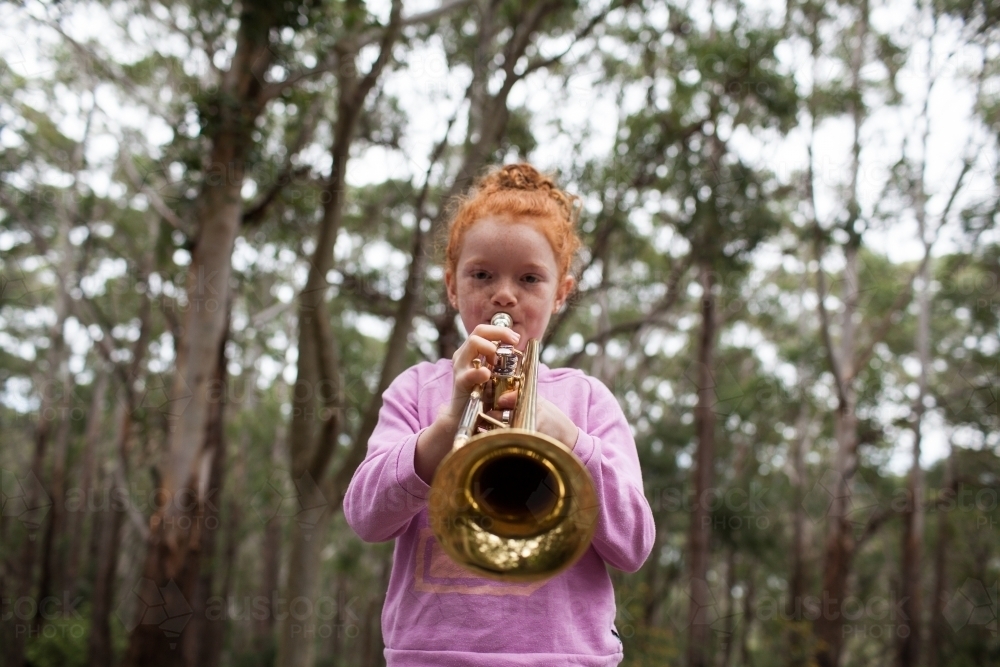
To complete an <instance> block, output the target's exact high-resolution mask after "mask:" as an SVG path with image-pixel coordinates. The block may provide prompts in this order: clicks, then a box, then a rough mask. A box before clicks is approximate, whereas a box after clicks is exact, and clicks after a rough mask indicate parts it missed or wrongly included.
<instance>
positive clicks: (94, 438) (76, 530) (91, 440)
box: [66, 370, 110, 598]
mask: <svg viewBox="0 0 1000 667" xmlns="http://www.w3.org/2000/svg"><path fill="white" fill-rule="evenodd" d="M109 379H110V373H109V372H105V371H101V370H98V372H97V378H96V379H95V380H94V388H93V392H94V393H93V395H92V396H91V402H90V411H89V412H88V413H87V433H86V435H85V436H84V441H83V455H82V457H81V463H80V488H79V508H78V510H77V511H76V512H74V514H75V515H76V516H74V517H73V520H71V521H70V522H69V562H68V563H67V564H66V583H67V586H69V588H70V598H73V597H75V596H76V592H77V590H79V581H78V579H79V572H80V570H81V569H84V570H85V569H86V562H84V563H82V564H81V560H82V558H81V557H82V553H81V552H82V547H81V542H82V539H83V534H84V528H85V527H86V524H87V522H88V519H91V518H92V513H91V511H90V502H89V499H90V488H91V484H92V481H93V479H94V452H95V451H97V449H98V440H99V439H100V437H101V432H102V428H101V426H102V421H103V414H104V399H105V396H106V394H107V391H108V381H109ZM74 502H75V501H74ZM92 523H94V524H96V522H92ZM91 530H92V531H95V530H97V526H96V525H92V527H91Z"/></svg>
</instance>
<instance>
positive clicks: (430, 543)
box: [344, 164, 654, 667]
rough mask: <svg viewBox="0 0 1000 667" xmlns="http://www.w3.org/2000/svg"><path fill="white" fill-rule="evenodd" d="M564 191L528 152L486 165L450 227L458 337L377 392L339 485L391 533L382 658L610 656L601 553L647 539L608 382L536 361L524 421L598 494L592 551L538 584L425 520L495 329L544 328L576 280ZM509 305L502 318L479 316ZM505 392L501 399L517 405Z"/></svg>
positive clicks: (487, 662)
mask: <svg viewBox="0 0 1000 667" xmlns="http://www.w3.org/2000/svg"><path fill="white" fill-rule="evenodd" d="M574 199H575V197H571V196H570V195H567V194H566V193H564V192H562V191H561V190H559V189H558V188H557V187H556V185H555V184H554V183H553V181H552V180H551V179H549V178H547V177H545V176H543V175H541V174H539V173H538V171H536V170H535V168H534V167H532V166H531V165H528V164H515V165H507V166H505V167H503V168H501V169H498V170H496V171H493V172H491V173H489V174H487V175H486V176H485V177H484V178H483V179H482V180H481V181H480V182H479V183H478V185H477V187H476V188H475V189H474V191H473V192H472V194H471V196H470V197H468V198H466V199H465V200H463V201H462V202H461V205H460V207H459V208H458V211H457V213H456V215H455V218H454V220H453V221H452V224H451V228H450V234H449V239H448V248H447V258H446V264H447V266H446V272H445V283H446V285H447V289H448V300H449V301H450V302H451V305H452V306H454V307H455V308H456V309H457V310H458V312H459V314H460V315H461V317H462V323H463V324H464V325H465V328H466V330H467V331H468V333H469V336H468V339H467V340H466V341H465V343H464V344H463V345H462V346H461V347H460V348H459V349H458V350H457V351H456V352H455V354H454V356H453V357H452V358H451V359H442V360H440V361H438V362H437V363H434V364H431V363H427V362H424V363H420V364H417V365H416V366H414V367H412V368H410V369H408V370H407V371H405V372H403V373H402V374H401V375H400V376H399V377H398V378H396V380H395V381H394V382H393V383H392V384H391V385H390V386H389V388H388V389H387V390H386V391H385V393H384V394H383V395H382V402H383V404H382V410H381V412H380V413H379V422H378V426H377V427H376V429H375V431H374V433H373V434H372V437H371V440H370V441H369V443H368V455H367V457H366V458H365V460H364V462H363V463H362V464H361V465H360V466H359V467H358V469H357V472H356V473H355V474H354V478H353V479H352V480H351V484H350V487H349V488H348V490H347V495H346V497H345V498H344V515H345V517H346V519H347V522H348V523H349V524H350V526H351V528H353V529H354V531H355V532H356V533H357V534H358V536H360V537H361V539H363V540H365V541H368V542H381V541H384V540H390V539H393V538H395V539H396V548H395V551H394V554H393V565H392V575H391V577H390V580H389V590H388V592H387V593H386V599H385V605H384V607H383V609H382V634H383V638H384V641H385V658H386V663H387V665H388V667H397V666H398V667H425V666H426V667H460V666H461V667H482V666H490V667H494V666H495V667H508V666H509V667H514V666H518V667H524V666H527V665H538V666H542V665H544V666H546V667H549V666H552V665H585V666H587V667H597V666H598V665H601V666H604V665H617V664H618V663H619V662H621V660H622V657H623V654H622V644H621V641H620V639H619V637H618V632H617V629H616V628H615V626H614V620H615V596H614V590H613V588H612V585H611V578H610V577H609V576H608V572H607V569H606V565H610V566H612V567H614V568H617V569H619V570H624V571H626V572H635V571H636V570H638V569H639V567H640V566H641V565H642V563H643V561H645V560H646V557H647V556H648V555H649V552H650V550H651V549H652V546H653V537H654V525H653V515H652V512H651V511H650V508H649V503H648V502H647V501H646V498H645V496H644V495H643V488H642V475H641V473H640V470H639V458H638V455H637V454H636V448H635V441H634V440H633V438H632V433H631V431H630V430H629V425H628V422H627V421H626V420H625V415H624V414H623V413H622V410H621V408H620V407H619V405H618V403H617V401H616V400H615V397H614V395H612V393H611V392H610V391H609V390H608V389H607V387H605V386H604V385H603V384H602V383H601V382H600V381H598V380H596V379H594V378H592V377H590V376H588V375H586V374H584V373H583V372H581V371H579V370H574V369H568V368H557V369H551V368H549V367H547V366H546V365H545V364H539V367H538V392H537V398H538V401H537V402H538V406H537V412H536V428H537V430H538V431H541V432H542V433H545V434H547V435H550V436H552V437H554V438H556V439H557V440H560V441H561V442H563V443H565V444H566V446H567V447H570V448H571V449H572V450H573V452H574V454H576V455H577V456H579V457H580V459H581V460H582V461H583V463H584V465H585V466H586V467H587V469H588V470H589V471H590V474H591V476H592V477H593V480H594V485H595V488H596V490H597V497H598V500H599V502H600V505H601V509H600V515H599V519H598V523H597V527H596V531H595V534H594V539H593V542H592V544H591V546H590V549H588V551H587V552H586V553H585V554H584V555H583V557H582V558H581V559H580V560H579V561H577V562H576V564H574V565H573V566H572V567H571V568H569V569H568V570H566V571H564V572H563V573H561V574H559V575H557V576H555V577H552V578H550V579H548V580H546V581H542V582H536V583H530V584H519V583H507V582H497V581H493V580H490V579H485V578H482V577H477V576H474V575H473V574H471V573H469V572H468V571H466V570H465V569H463V568H461V567H459V566H458V565H456V564H455V563H453V562H452V561H451V560H450V559H449V558H448V556H447V555H446V554H445V553H444V551H443V550H442V549H441V547H440V546H439V545H438V543H437V541H436V540H435V538H434V535H433V532H432V531H431V528H430V525H429V522H428V518H427V499H428V496H429V494H430V488H431V487H430V484H431V481H432V480H433V478H434V472H435V470H436V469H437V467H438V464H439V463H440V462H441V459H443V458H444V456H445V454H447V453H448V452H449V451H450V450H451V447H452V441H453V439H454V437H455V432H456V429H457V426H458V421H459V418H460V416H461V412H462V410H463V408H464V407H465V404H466V401H467V399H468V397H469V394H470V392H471V391H472V389H473V388H474V387H475V386H476V385H477V384H479V383H482V382H485V381H486V380H488V379H489V377H490V370H489V369H488V368H486V366H485V365H484V366H483V367H482V368H476V367H475V365H474V364H473V360H475V359H484V360H486V361H488V362H490V363H493V361H494V360H495V358H496V354H495V351H496V345H495V344H494V342H493V341H501V342H503V343H507V344H510V345H514V346H515V347H517V348H518V349H520V350H522V351H523V350H524V348H525V346H526V345H527V342H528V340H530V339H532V338H538V339H541V338H542V337H543V334H544V332H545V329H546V327H547V326H548V323H549V318H550V317H551V316H552V315H553V314H554V313H556V312H558V311H559V309H560V308H561V307H562V306H563V304H564V303H565V302H566V299H567V297H568V296H569V295H570V293H571V292H572V290H573V287H574V284H575V281H574V279H573V277H572V276H571V274H570V264H571V261H572V259H573V255H574V253H575V252H576V250H577V249H578V248H579V247H580V240H579V238H578V237H577V235H576V231H575V229H574V227H575V215H574V211H575V209H574V206H573V204H574ZM497 312H506V313H509V314H510V316H511V317H512V318H513V321H514V322H513V326H512V327H511V328H509V329H508V328H503V327H496V326H492V325H491V324H490V319H491V318H492V316H493V315H494V314H495V313H497ZM514 393H515V392H510V393H509V394H505V395H504V397H503V399H501V400H502V404H501V407H502V408H509V407H513V404H514V399H515V395H514Z"/></svg>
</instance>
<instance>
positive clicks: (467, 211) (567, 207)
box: [445, 162, 582, 279]
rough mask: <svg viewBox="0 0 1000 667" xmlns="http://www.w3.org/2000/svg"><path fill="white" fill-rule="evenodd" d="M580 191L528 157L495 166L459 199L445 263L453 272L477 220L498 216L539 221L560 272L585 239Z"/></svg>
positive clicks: (565, 270)
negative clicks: (562, 185)
mask: <svg viewBox="0 0 1000 667" xmlns="http://www.w3.org/2000/svg"><path fill="white" fill-rule="evenodd" d="M578 201H579V197H577V196H575V195H571V194H568V193H566V192H563V191H562V190H560V189H559V188H558V187H557V186H556V184H555V181H553V180H552V179H551V178H549V177H548V176H545V175H543V174H541V173H539V171H538V170H537V169H535V168H534V167H533V166H531V165H530V164H528V163H526V162H521V163H518V164H508V165H505V166H503V167H500V168H499V169H494V170H492V171H490V172H489V173H487V174H486V175H485V176H483V177H482V178H481V179H479V182H478V183H476V185H475V186H474V187H473V189H472V191H471V192H470V194H469V195H468V196H466V197H462V198H460V199H459V200H458V209H457V210H456V212H455V217H454V218H452V221H451V225H450V228H449V232H448V247H447V250H446V251H445V266H446V268H447V269H448V270H449V271H451V272H452V273H454V271H455V269H456V268H457V266H458V257H459V255H460V254H461V252H462V242H463V241H464V240H465V233H466V232H467V231H468V230H469V228H470V227H472V225H474V224H475V223H476V222H477V221H478V220H482V219H484V218H490V217H495V218H498V219H500V220H502V221H504V222H511V223H513V222H521V221H522V219H525V218H526V220H523V221H525V222H528V223H529V224H532V225H534V226H535V228H537V229H538V231H540V232H541V233H542V234H543V235H544V236H545V238H546V239H548V242H549V245H550V246H552V252H553V253H554V254H555V257H556V266H557V267H558V269H559V278H560V279H561V278H563V277H564V276H566V275H567V274H568V273H569V270H570V264H572V262H573V257H574V256H575V255H576V251H577V250H579V249H580V246H581V245H582V243H581V242H580V237H579V236H577V233H576V220H577V217H578V212H579V208H578V206H577V202H578Z"/></svg>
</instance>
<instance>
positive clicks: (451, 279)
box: [444, 269, 458, 310]
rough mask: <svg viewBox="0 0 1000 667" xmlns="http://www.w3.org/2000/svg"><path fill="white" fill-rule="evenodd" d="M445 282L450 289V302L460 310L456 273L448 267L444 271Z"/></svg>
mask: <svg viewBox="0 0 1000 667" xmlns="http://www.w3.org/2000/svg"><path fill="white" fill-rule="evenodd" d="M444 284H445V287H446V288H447V289H448V303H450V304H451V307H452V308H454V309H455V310H458V292H457V291H456V290H455V274H453V273H452V272H451V269H448V270H446V271H445V272H444Z"/></svg>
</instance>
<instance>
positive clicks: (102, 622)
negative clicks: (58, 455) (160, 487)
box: [87, 402, 132, 667]
mask: <svg viewBox="0 0 1000 667" xmlns="http://www.w3.org/2000/svg"><path fill="white" fill-rule="evenodd" d="M115 423H116V424H117V425H118V432H117V437H116V439H115V440H116V447H115V452H114V456H115V464H114V465H117V466H122V465H124V461H125V460H126V452H127V451H128V441H129V438H130V437H131V430H132V410H131V409H130V408H129V406H128V405H127V404H126V403H124V402H122V403H119V404H118V407H117V409H116V410H115ZM123 478H124V475H122V476H118V475H115V474H111V475H109V476H108V478H107V479H106V480H105V485H104V486H105V496H104V498H105V503H104V504H103V505H102V507H101V509H102V510H103V512H102V513H101V514H100V515H99V516H101V520H100V521H95V522H94V530H95V531H100V538H99V541H98V545H97V559H96V563H97V571H96V573H95V577H94V593H93V597H92V601H91V610H92V611H91V621H90V623H91V627H90V635H89V637H88V640H87V662H88V664H90V665H92V666H93V667H111V666H112V665H113V664H114V653H113V650H112V646H111V628H110V626H109V625H108V617H109V616H110V614H111V609H112V599H113V597H114V584H115V572H116V571H117V570H118V551H119V549H118V547H119V544H118V542H119V539H118V538H119V535H120V534H121V527H122V523H123V522H124V516H125V511H126V510H125V509H122V508H119V507H117V506H116V505H115V504H113V499H114V498H116V495H115V491H116V489H117V483H118V482H117V480H119V479H123ZM95 509H97V508H95Z"/></svg>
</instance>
